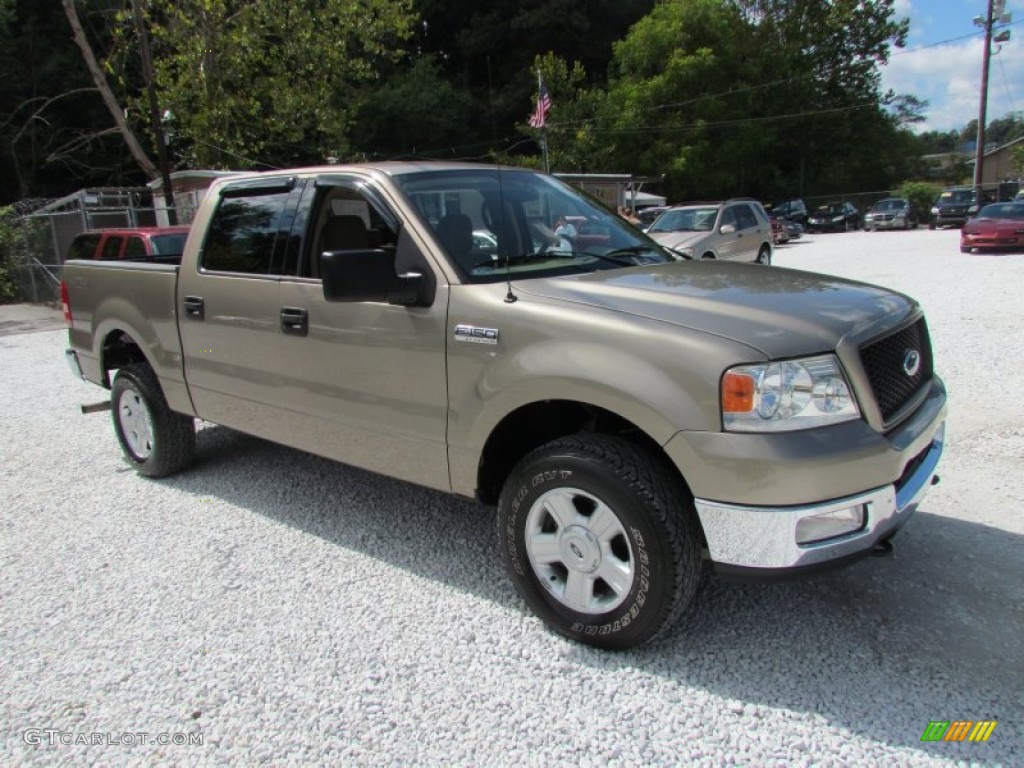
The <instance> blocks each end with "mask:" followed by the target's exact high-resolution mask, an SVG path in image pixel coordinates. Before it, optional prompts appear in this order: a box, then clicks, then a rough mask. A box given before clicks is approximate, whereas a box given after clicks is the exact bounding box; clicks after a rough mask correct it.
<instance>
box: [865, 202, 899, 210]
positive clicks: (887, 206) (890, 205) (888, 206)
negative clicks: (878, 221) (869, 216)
mask: <svg viewBox="0 0 1024 768" xmlns="http://www.w3.org/2000/svg"><path fill="white" fill-rule="evenodd" d="M906 207H907V201H906V200H879V201H878V202H877V203H875V204H874V205H873V206H871V210H873V211H902V210H903V209H904V208H906Z"/></svg>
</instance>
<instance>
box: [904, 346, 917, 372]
mask: <svg viewBox="0 0 1024 768" xmlns="http://www.w3.org/2000/svg"><path fill="white" fill-rule="evenodd" d="M919 370H921V353H920V352H918V351H917V350H916V349H908V350H907V351H906V352H905V353H904V355H903V372H904V373H905V374H907V376H916V375H917V372H918V371H919Z"/></svg>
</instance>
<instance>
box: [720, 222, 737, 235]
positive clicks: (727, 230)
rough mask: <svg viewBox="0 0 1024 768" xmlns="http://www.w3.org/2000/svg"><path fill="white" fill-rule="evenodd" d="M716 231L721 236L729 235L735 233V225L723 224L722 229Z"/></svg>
mask: <svg viewBox="0 0 1024 768" xmlns="http://www.w3.org/2000/svg"><path fill="white" fill-rule="evenodd" d="M718 231H719V232H721V233H722V234H723V235H731V234H732V233H733V232H735V231H736V225H735V224H723V225H722V228H721V229H720V230H718Z"/></svg>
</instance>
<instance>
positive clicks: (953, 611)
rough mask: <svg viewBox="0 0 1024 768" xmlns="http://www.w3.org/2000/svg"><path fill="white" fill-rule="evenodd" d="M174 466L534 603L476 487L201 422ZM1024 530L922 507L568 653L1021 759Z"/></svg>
mask: <svg viewBox="0 0 1024 768" xmlns="http://www.w3.org/2000/svg"><path fill="white" fill-rule="evenodd" d="M161 482H162V483H166V484H167V485H169V486H172V487H176V488H179V489H181V490H183V491H186V492H189V493H195V494H197V495H200V496H203V497H212V498H218V499H222V500H224V501H227V502H230V503H231V504H234V505H237V506H239V507H242V508H245V509H248V510H251V511H252V512H255V513H257V514H260V515H263V516H265V517H268V518H270V519H273V520H276V521H278V522H280V523H282V524H285V525H289V526H293V527H295V528H298V529H301V530H302V531H304V532H306V533H309V534H312V535H315V536H317V537H320V538H321V539H323V540H325V541H329V542H331V543H333V544H336V545H338V546H340V547H344V548H347V549H351V550H354V551H358V552H360V553H362V554H365V555H368V556H370V557H373V558H377V559H379V560H381V561H384V562H387V563H389V564H391V565H394V566H397V567H399V568H402V569H405V570H407V571H409V572H412V573H414V574H416V575H418V576H422V577H426V578H429V579H433V580H436V581H438V582H441V583H444V584H445V585H447V586H449V587H451V588H453V589H456V590H461V591H465V592H469V593H472V594H474V595H477V596H480V597H483V598H485V599H487V600H491V601H493V602H495V603H497V604H500V605H504V606H507V607H509V608H510V609H512V610H519V611H523V612H524V615H525V607H524V606H523V604H522V602H521V601H520V599H519V598H518V596H517V595H516V594H515V592H514V589H513V588H512V586H511V585H510V584H509V582H508V580H507V579H506V577H505V574H504V571H503V568H502V566H501V562H500V558H499V555H498V548H497V544H496V542H495V534H494V517H493V513H492V511H491V510H490V509H488V508H485V507H482V506H480V505H477V504H475V503H473V502H470V501H463V500H460V499H458V498H455V497H452V496H449V495H447V494H444V493H441V492H436V491H431V490H427V489H423V488H420V487H417V486H414V485H410V484H407V483H403V482H400V481H397V480H392V479H390V478H386V477H383V476H380V475H375V474H373V473H370V472H365V471H363V470H359V469H355V468H352V467H348V466H345V465H343V464H338V463H335V462H332V461H329V460H327V459H322V458H319V457H316V456H312V455H310V454H306V453H303V452H301V451H296V450H292V449H289V448H284V447H281V446H278V445H275V444H273V443H269V442H266V441H263V440H259V439H257V438H253V437H249V436H247V435H243V434H241V433H238V432H234V431H232V430H229V429H225V428H222V427H207V428H204V429H202V430H200V432H199V460H198V462H197V464H196V466H195V468H194V469H192V470H190V471H188V472H185V473H182V474H180V475H177V476H174V477H172V478H169V479H166V480H163V481H161ZM1022 538H1024V537H1020V536H1016V535H1013V534H1010V533H1007V532H1004V531H1001V530H999V529H994V528H989V527H986V526H983V525H977V524H972V523H966V522H962V521H959V520H954V519H949V518H945V517H941V516H937V515H930V514H927V513H923V512H919V513H918V514H917V515H916V516H915V517H914V518H913V519H912V520H911V521H910V522H909V524H908V526H907V528H906V529H904V530H903V531H902V532H901V533H900V534H899V535H898V536H897V537H896V539H895V545H896V551H895V553H894V554H893V555H892V556H890V557H888V558H881V559H868V560H865V561H862V562H860V563H857V564H856V565H854V566H852V567H850V568H847V569H844V570H841V571H837V572H835V573H831V574H825V575H820V576H816V577H811V578H808V579H805V580H798V581H790V582H784V583H779V584H771V585H745V584H735V583H730V582H725V581H721V580H719V579H717V578H715V577H712V578H711V579H710V580H709V583H708V585H707V589H706V590H705V592H704V595H703V598H702V600H701V603H700V605H699V607H698V609H697V611H696V615H695V616H694V617H693V618H692V620H691V621H690V622H689V623H688V624H686V625H683V626H679V627H677V628H676V629H675V630H674V631H673V632H671V633H670V634H669V635H668V636H667V637H665V638H663V639H661V640H660V641H658V642H657V643H655V644H653V645H651V646H648V647H646V648H642V649H639V650H635V651H631V652H626V653H608V652H601V651H596V650H594V649H591V648H588V647H586V646H582V645H576V644H573V643H567V644H566V646H565V648H566V650H565V654H564V655H565V658H566V659H567V660H569V659H572V660H574V661H575V662H576V663H579V664H582V665H586V666H589V667H593V668H598V669H608V670H615V669H618V668H622V667H628V668H633V669H639V670H642V671H643V672H646V673H648V674H650V675H652V676H656V677H660V678H664V679H666V680H670V681H673V682H678V683H682V684H685V685H688V686H692V687H696V688H699V689H703V690H706V691H707V692H708V693H710V694H714V695H715V696H720V697H724V698H727V699H732V700H735V702H736V704H735V706H734V707H733V711H734V712H736V713H737V716H740V717H744V718H746V717H750V718H755V719H756V718H757V716H758V715H757V708H758V705H765V706H770V707H773V708H781V709H786V710H790V711H792V712H793V713H794V721H795V723H794V733H795V734H797V735H795V736H794V739H798V738H800V737H799V733H800V721H801V720H803V721H808V722H812V721H814V720H816V719H824V720H826V721H827V722H829V723H831V724H833V725H835V726H838V727H840V728H845V729H846V730H848V731H849V732H850V733H851V734H860V735H863V736H865V737H867V738H869V739H872V740H874V741H878V742H881V743H885V744H890V745H893V746H905V747H907V746H908V747H918V748H921V749H923V750H927V752H928V753H929V754H932V755H933V756H935V757H942V758H948V759H953V760H968V761H973V760H992V759H999V760H1002V761H1005V760H1007V757H1006V755H1007V754H1008V752H1007V750H1011V751H1012V750H1014V749H1015V750H1018V751H1017V752H1016V753H1015V754H1018V755H1019V754H1020V752H1019V750H1021V749H1024V747H1022V746H1021V745H1020V741H1019V735H1018V734H1019V733H1020V729H1021V719H1022V715H1021V713H1022V712H1024V694H1022V693H1021V691H1022V690H1024V664H1022V658H1024V639H1022V638H1024V557H1022V556H1021V552H1022V551H1024V550H1022V546H1024V541H1022ZM980 719H996V720H998V721H999V726H998V727H997V728H996V730H995V731H994V733H993V736H992V737H991V739H990V742H989V743H987V744H942V743H940V744H922V743H921V742H920V738H921V734H922V733H923V732H924V729H925V727H926V726H927V725H928V722H929V721H931V720H980ZM1010 745H1014V746H1010ZM837 759H838V756H837ZM1011 762H1012V761H1011ZM1006 764H1010V763H1006Z"/></svg>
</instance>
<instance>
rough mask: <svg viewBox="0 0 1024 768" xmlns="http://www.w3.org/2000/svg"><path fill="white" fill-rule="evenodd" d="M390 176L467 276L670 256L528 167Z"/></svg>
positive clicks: (528, 273) (484, 278) (591, 267)
mask: <svg viewBox="0 0 1024 768" xmlns="http://www.w3.org/2000/svg"><path fill="white" fill-rule="evenodd" d="M395 182H396V183H397V184H398V186H399V187H400V188H401V190H402V192H403V193H404V194H405V196H406V197H407V198H408V200H409V202H410V204H411V205H412V207H413V208H414V209H415V210H416V211H417V213H418V215H419V216H420V218H421V219H422V220H423V221H424V222H425V223H426V224H427V225H428V226H429V227H430V228H431V229H432V230H433V231H434V234H435V235H436V237H437V239H438V241H439V243H440V244H441V245H442V246H443V247H444V249H445V251H446V252H447V254H448V257H449V259H450V260H451V262H452V264H454V265H455V266H456V267H457V268H458V270H459V272H460V273H461V275H462V277H463V279H465V280H466V281H467V282H471V283H492V282H498V281H502V280H505V279H507V278H511V279H518V278H527V277H542V276H543V277H547V276H551V275H556V274H579V273H583V272H593V271H595V270H599V269H621V268H623V267H629V266H635V265H638V264H651V263H663V262H668V261H673V260H674V259H673V257H672V256H671V255H670V254H669V253H668V252H667V251H665V250H664V249H662V247H661V246H659V245H658V244H657V243H655V242H654V241H652V240H651V239H649V238H648V237H647V236H646V235H644V234H643V233H642V232H640V230H638V229H636V228H635V227H633V226H632V225H631V224H630V223H629V222H627V221H625V220H624V219H622V218H621V217H620V216H618V215H616V214H614V213H612V212H611V211H609V210H607V209H605V208H604V207H602V206H601V205H600V203H598V202H596V201H593V200H590V199H588V198H587V197H586V196H584V195H583V194H581V193H580V192H578V191H577V190H575V189H573V188H572V187H569V186H568V185H566V184H564V183H562V182H561V181H559V180H558V179H555V178H553V177H551V176H546V175H544V174H540V173H534V172H532V171H521V170H516V169H497V168H486V167H481V168H465V169H453V170H443V171H416V172H411V173H402V174H397V175H396V176H395Z"/></svg>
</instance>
